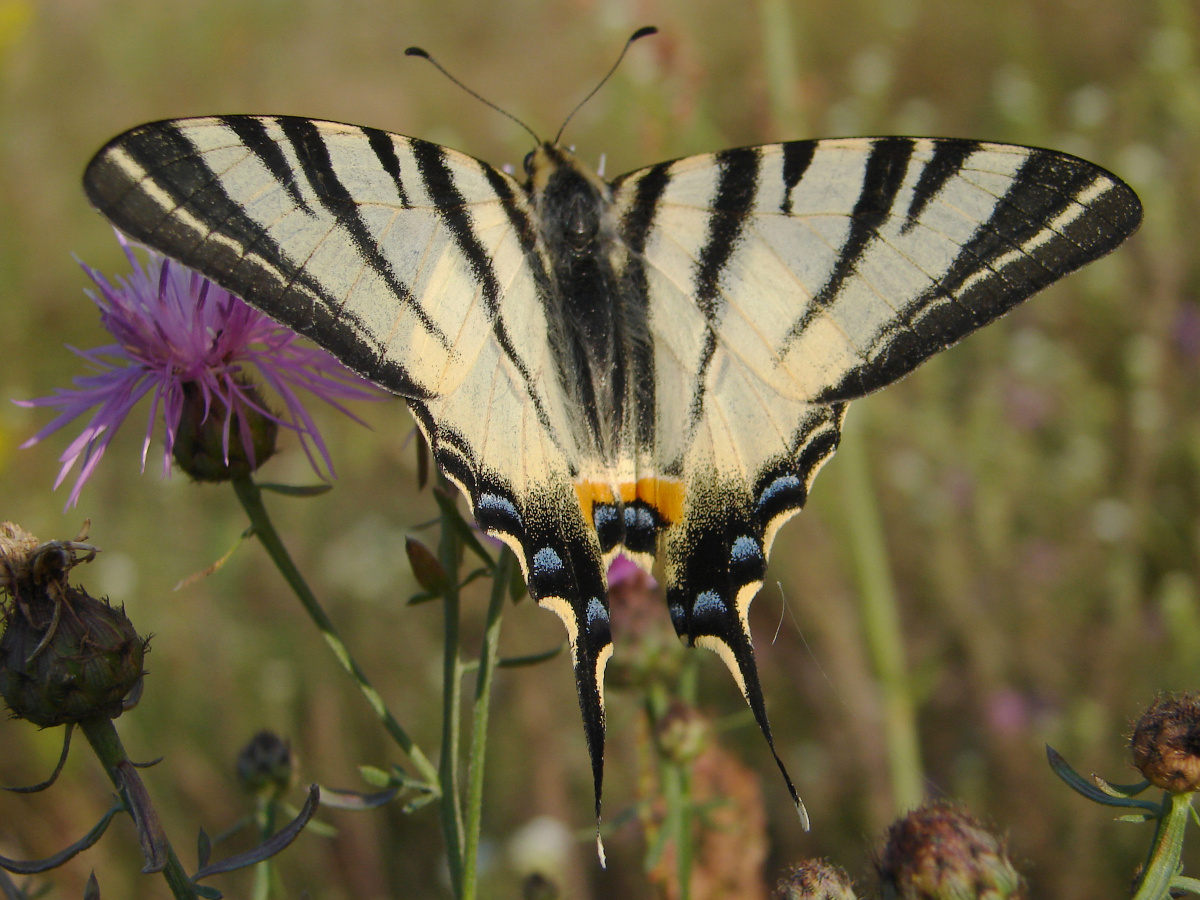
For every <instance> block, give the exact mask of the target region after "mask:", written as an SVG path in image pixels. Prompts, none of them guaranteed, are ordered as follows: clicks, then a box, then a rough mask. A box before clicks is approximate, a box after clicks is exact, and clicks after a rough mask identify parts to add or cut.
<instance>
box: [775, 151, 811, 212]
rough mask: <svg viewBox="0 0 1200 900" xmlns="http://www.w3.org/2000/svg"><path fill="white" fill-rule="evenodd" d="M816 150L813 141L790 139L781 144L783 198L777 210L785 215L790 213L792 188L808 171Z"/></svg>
mask: <svg viewBox="0 0 1200 900" xmlns="http://www.w3.org/2000/svg"><path fill="white" fill-rule="evenodd" d="M816 152H817V144H816V142H815V141H791V142H790V143H787V144H784V145H783V200H781V201H780V203H779V211H780V212H781V213H783V214H784V215H785V216H790V215H791V214H792V190H793V189H794V188H795V187H796V185H798V184H799V183H800V179H801V178H803V177H804V173H805V172H807V171H808V167H809V165H811V164H812V160H813V155H814V154H815V153H816Z"/></svg>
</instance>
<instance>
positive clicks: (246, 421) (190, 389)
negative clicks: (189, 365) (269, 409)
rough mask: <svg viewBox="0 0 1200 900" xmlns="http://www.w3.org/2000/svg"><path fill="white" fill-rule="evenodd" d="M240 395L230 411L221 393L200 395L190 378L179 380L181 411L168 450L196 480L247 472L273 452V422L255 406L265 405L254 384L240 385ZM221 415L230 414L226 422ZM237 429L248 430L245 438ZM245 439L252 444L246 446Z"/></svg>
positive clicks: (275, 428)
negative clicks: (180, 381)
mask: <svg viewBox="0 0 1200 900" xmlns="http://www.w3.org/2000/svg"><path fill="white" fill-rule="evenodd" d="M241 396H242V398H243V401H244V402H240V403H236V404H234V405H233V409H232V411H230V410H228V409H226V408H224V407H223V405H222V404H223V403H224V402H225V400H224V399H223V398H219V397H217V396H216V395H212V394H210V395H208V396H205V394H204V392H203V391H202V390H201V389H200V387H199V386H198V385H197V384H196V382H191V381H189V382H185V383H184V385H183V412H182V414H181V415H180V417H179V430H178V431H177V432H176V434H175V443H174V446H173V448H172V451H171V455H172V456H173V457H174V459H175V462H176V464H177V465H178V466H179V468H181V469H183V471H185V472H187V473H188V475H190V476H192V478H194V479H195V480H196V481H229V480H230V479H231V478H233V477H234V476H238V475H249V474H250V473H251V472H253V471H255V470H256V469H258V467H259V466H261V465H262V464H263V463H265V462H266V461H267V460H268V459H270V458H271V456H272V455H273V454H274V453H275V440H276V438H277V437H278V435H279V424H278V423H277V422H276V421H275V420H274V419H272V418H270V417H269V416H267V415H265V414H264V413H262V412H260V411H259V410H261V409H264V408H265V407H264V406H263V402H262V397H261V396H260V395H259V393H258V391H257V390H256V389H255V388H253V387H251V386H248V385H241ZM256 407H257V408H256ZM226 416H231V417H232V419H231V421H229V422H228V425H227V424H226V421H225V420H226ZM243 431H247V432H248V433H249V436H250V440H249V441H248V442H245V441H243V439H242V435H243ZM247 444H248V445H249V447H250V448H252V449H250V450H247ZM227 450H228V458H227V453H226V451H227Z"/></svg>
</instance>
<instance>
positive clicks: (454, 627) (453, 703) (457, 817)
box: [438, 474, 475, 900]
mask: <svg viewBox="0 0 1200 900" xmlns="http://www.w3.org/2000/svg"><path fill="white" fill-rule="evenodd" d="M438 488H439V490H450V489H451V488H450V486H449V482H447V481H446V479H445V477H444V476H442V475H440V474H439V475H438ZM449 515H450V514H449V513H447V512H443V513H442V514H441V521H440V527H441V532H442V533H441V538H440V539H439V541H438V560H439V561H440V562H441V564H442V568H443V569H445V570H446V574H447V575H448V576H449V577H448V578H447V579H446V590H445V592H444V593H443V595H442V611H443V615H442V618H443V622H444V630H445V633H444V635H443V642H444V651H443V657H442V752H441V757H440V759H439V764H438V769H439V771H440V776H439V777H440V784H441V789H442V796H441V819H442V834H443V835H444V838H445V841H446V858H447V860H448V862H449V865H450V884H451V886H452V887H453V889H454V896H455V897H459V898H462V900H470V896H471V895H468V894H466V893H464V886H465V884H466V883H467V882H469V883H470V884H471V887H472V889H473V888H474V875H473V874H472V876H471V877H470V878H469V879H468V878H466V877H465V876H464V870H465V869H470V870H472V872H473V870H474V869H475V861H474V860H472V859H467V858H465V857H464V856H463V819H462V802H461V799H462V798H461V796H460V794H459V785H458V745H459V735H460V731H461V728H460V723H459V713H460V710H461V706H462V672H463V664H462V660H461V659H460V657H459V652H458V620H459V595H458V564H459V557H460V556H461V542H460V539H459V536H458V531H457V529H455V527H454V523H453V522H451V521H450V520H449Z"/></svg>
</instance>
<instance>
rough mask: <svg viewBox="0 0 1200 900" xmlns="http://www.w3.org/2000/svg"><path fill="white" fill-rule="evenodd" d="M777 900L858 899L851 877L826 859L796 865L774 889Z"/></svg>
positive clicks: (811, 860)
mask: <svg viewBox="0 0 1200 900" xmlns="http://www.w3.org/2000/svg"><path fill="white" fill-rule="evenodd" d="M774 897H775V898H776V900H857V898H856V897H855V894H854V888H853V887H852V885H851V883H850V876H849V875H847V874H846V873H845V871H843V870H842V869H840V868H839V867H837V866H835V865H832V864H831V863H828V862H826V861H825V860H823V859H806V860H805V861H804V862H802V863H800V865H798V866H794V867H793V868H792V869H791V870H790V871H788V873H787V874H786V875H784V876H783V878H781V879H779V884H778V885H776V887H775V894H774Z"/></svg>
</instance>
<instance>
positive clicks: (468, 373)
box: [84, 116, 611, 812]
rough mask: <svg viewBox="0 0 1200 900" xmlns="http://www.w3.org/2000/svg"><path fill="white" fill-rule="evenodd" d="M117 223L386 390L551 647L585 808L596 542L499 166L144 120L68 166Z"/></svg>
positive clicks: (602, 635) (333, 131)
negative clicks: (545, 625) (503, 557)
mask: <svg viewBox="0 0 1200 900" xmlns="http://www.w3.org/2000/svg"><path fill="white" fill-rule="evenodd" d="M84 184H85V188H86V190H87V192H88V196H89V197H90V199H91V200H92V202H93V204H94V205H96V206H97V207H98V208H99V209H100V211H101V212H103V213H104V214H105V216H107V217H108V218H109V219H110V220H111V221H112V222H113V223H114V224H116V225H117V227H119V228H120V229H121V230H122V231H124V232H125V233H126V234H128V235H130V236H131V237H133V238H134V239H136V240H138V241H141V242H144V243H146V244H148V245H150V246H152V247H154V248H155V249H157V250H160V251H162V252H163V253H166V254H168V255H170V256H172V257H174V258H176V259H178V260H180V261H181V262H183V263H184V264H186V265H188V266H190V267H192V268H194V269H196V270H197V271H199V272H202V273H203V274H204V275H206V276H207V277H209V278H211V279H213V280H214V281H216V282H217V283H218V284H220V285H221V286H222V287H225V288H226V289H228V290H229V291H231V292H232V293H234V294H236V295H237V296H239V297H242V298H243V299H245V300H246V301H247V302H248V303H250V304H252V305H254V306H256V307H258V308H260V309H262V310H263V311H265V312H267V313H269V314H270V315H271V316H272V317H274V318H276V319H278V320H280V321H281V322H283V323H284V324H286V325H287V326H289V327H290V328H292V329H294V330H295V331H298V332H300V333H302V334H305V335H307V336H309V337H311V338H312V339H313V340H314V341H316V342H317V343H318V344H320V345H321V346H322V347H324V348H325V349H327V350H328V351H330V352H331V353H332V354H334V355H335V356H337V357H338V358H339V359H341V360H342V361H343V362H344V363H346V364H347V365H348V366H349V367H350V368H352V369H354V370H356V371H357V372H359V373H360V374H362V375H363V376H365V377H367V378H369V379H371V380H373V381H375V382H377V383H379V384H381V385H382V386H384V387H386V388H388V389H389V390H392V391H394V392H396V393H398V394H400V395H402V396H404V397H405V398H407V400H408V402H409V406H410V408H411V410H412V412H413V414H414V416H415V417H416V419H417V420H418V422H419V423H420V425H421V427H422V429H423V431H424V432H425V434H426V436H427V437H428V439H429V442H430V446H431V448H432V450H433V452H434V455H435V457H436V459H437V461H438V463H439V464H440V466H441V467H442V469H443V470H444V471H445V472H446V474H447V475H449V476H450V477H451V478H452V479H453V480H454V481H455V482H456V483H457V484H458V485H459V486H460V487H461V488H462V489H463V490H464V491H465V492H466V493H467V495H468V496H469V497H470V499H471V504H472V509H473V511H474V514H475V516H476V519H477V521H478V522H479V523H480V525H481V526H482V527H484V528H485V529H487V530H488V531H490V532H491V533H493V534H495V535H497V536H499V537H501V538H503V539H504V540H505V541H506V542H507V543H509V544H510V545H511V546H512V547H513V549H514V550H515V551H516V553H517V555H518V558H519V559H520V561H521V565H522V568H523V571H524V573H525V575H526V579H527V582H528V584H529V589H530V593H531V594H532V595H533V597H534V598H535V599H536V600H537V601H538V602H539V603H540V604H541V605H543V606H546V607H548V608H550V609H552V610H553V611H554V612H556V613H557V614H558V615H559V616H560V617H562V619H563V621H564V624H565V625H566V627H567V631H568V634H569V636H570V639H571V645H572V650H573V657H574V667H575V673H576V679H577V683H578V687H579V698H580V706H581V709H582V711H583V715H584V723H585V730H586V735H587V740H588V747H589V751H590V753H591V757H592V763H593V773H594V776H595V781H596V794H597V812H598V809H599V793H600V778H601V771H602V768H601V766H602V758H603V741H604V713H603V696H602V687H601V685H602V678H603V669H604V664H605V662H606V660H607V658H608V655H609V653H610V651H611V647H610V639H609V628H608V612H607V607H606V604H605V599H604V596H605V591H604V574H603V569H602V560H601V552H600V548H599V544H598V541H597V538H596V534H595V531H594V530H593V529H592V528H591V524H590V522H587V521H585V519H584V518H583V514H582V512H581V510H580V504H579V501H578V497H577V492H576V489H575V486H574V485H575V481H576V480H577V479H578V476H579V471H580V465H581V461H582V456H583V455H582V453H581V449H580V447H579V445H578V443H577V434H576V432H575V422H574V419H575V413H573V411H572V410H571V409H569V408H568V405H567V403H566V401H565V398H564V396H563V394H562V387H561V381H560V379H559V378H558V376H557V373H556V370H555V364H554V361H553V359H552V354H551V350H550V346H549V342H548V337H547V335H548V333H549V332H550V329H549V327H548V324H547V321H546V312H545V307H544V304H543V302H542V301H543V296H542V294H543V291H544V290H545V278H546V274H545V272H546V266H545V259H544V253H545V251H544V248H543V247H542V246H541V245H540V243H539V240H538V237H537V234H536V228H535V227H534V224H533V216H534V213H533V211H532V209H531V207H530V206H529V204H528V201H527V199H526V195H525V193H524V191H523V190H522V189H521V188H520V187H519V186H518V185H517V183H516V182H515V181H513V180H512V179H511V178H510V177H509V176H507V175H504V174H503V173H501V172H498V171H496V170H495V169H492V168H491V167H490V166H487V165H486V164H484V163H482V162H479V161H478V160H475V159H472V158H471V157H468V156H465V155H463V154H460V153H456V152H454V151H452V150H448V149H446V148H444V147H440V146H438V145H436V144H431V143H428V142H426V141H420V140H416V139H413V138H407V137H402V136H399V135H393V134H388V133H386V132H382V131H377V130H374V129H369V128H361V127H357V126H352V125H342V124H338V123H333V122H318V121H312V120H308V119H295V118H288V117H257V116H225V117H212V118H204V119H183V120H175V121H167V122H157V123H151V124H149V125H144V126H141V127H139V128H136V129H133V130H132V131H129V132H126V133H125V134H123V135H121V136H120V137H118V138H116V139H114V140H113V141H111V142H110V143H109V144H108V145H107V146H106V147H105V148H104V149H102V150H101V151H100V152H99V153H98V154H97V155H96V157H95V158H94V159H93V160H92V162H91V164H90V165H89V167H88V170H87V172H86V174H85V177H84Z"/></svg>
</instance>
